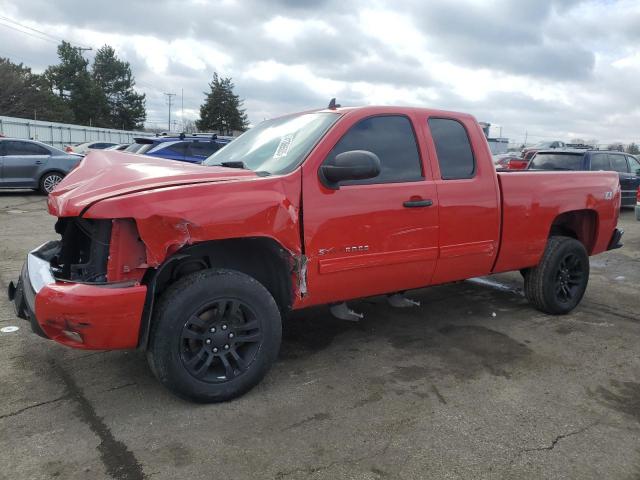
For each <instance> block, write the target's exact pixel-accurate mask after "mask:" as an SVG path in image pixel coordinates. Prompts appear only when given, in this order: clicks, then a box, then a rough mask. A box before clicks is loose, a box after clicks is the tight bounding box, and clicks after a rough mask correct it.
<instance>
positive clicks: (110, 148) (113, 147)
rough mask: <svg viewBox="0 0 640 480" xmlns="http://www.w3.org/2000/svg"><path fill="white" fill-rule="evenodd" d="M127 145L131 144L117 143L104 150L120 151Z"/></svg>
mask: <svg viewBox="0 0 640 480" xmlns="http://www.w3.org/2000/svg"><path fill="white" fill-rule="evenodd" d="M129 145H131V144H130V143H119V144H117V145H113V146H112V147H107V148H105V150H116V151H122V150H124V149H126V148H127V147H128V146H129Z"/></svg>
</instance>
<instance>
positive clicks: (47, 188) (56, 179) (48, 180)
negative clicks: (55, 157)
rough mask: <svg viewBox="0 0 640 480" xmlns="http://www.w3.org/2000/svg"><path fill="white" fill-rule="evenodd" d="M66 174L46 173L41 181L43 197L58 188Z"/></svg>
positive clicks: (40, 188)
mask: <svg viewBox="0 0 640 480" xmlns="http://www.w3.org/2000/svg"><path fill="white" fill-rule="evenodd" d="M63 178H64V174H62V173H60V172H49V173H45V174H44V175H43V176H42V178H41V179H40V184H39V185H40V187H39V190H40V193H42V194H43V195H49V194H50V193H51V192H52V191H53V190H54V189H55V188H56V186H57V185H58V184H59V183H60V182H61V181H62V179H63Z"/></svg>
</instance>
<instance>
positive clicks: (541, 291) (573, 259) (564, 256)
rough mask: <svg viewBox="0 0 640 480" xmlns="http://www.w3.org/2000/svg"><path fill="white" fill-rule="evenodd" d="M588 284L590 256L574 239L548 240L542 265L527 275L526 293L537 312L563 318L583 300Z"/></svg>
mask: <svg viewBox="0 0 640 480" xmlns="http://www.w3.org/2000/svg"><path fill="white" fill-rule="evenodd" d="M588 282H589V256H588V255H587V251H586V250H585V248H584V246H583V245H582V243H581V242H579V241H578V240H576V239H574V238H571V237H564V236H554V237H551V238H550V239H549V242H548V243H547V248H546V249H545V252H544V254H543V256H542V259H541V260H540V263H539V264H538V265H537V266H536V267H534V268H530V269H528V270H527V271H526V272H525V278H524V291H525V294H526V296H527V299H528V300H529V302H530V303H531V304H532V305H533V306H534V307H536V308H537V309H538V310H540V311H542V312H544V313H549V314H554V315H561V314H565V313H569V312H570V311H571V310H573V309H574V308H575V307H576V306H577V305H578V303H580V301H581V300H582V297H583V296H584V293H585V291H586V289H587V283H588Z"/></svg>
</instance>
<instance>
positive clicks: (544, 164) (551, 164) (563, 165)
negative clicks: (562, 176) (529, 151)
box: [529, 153, 584, 170]
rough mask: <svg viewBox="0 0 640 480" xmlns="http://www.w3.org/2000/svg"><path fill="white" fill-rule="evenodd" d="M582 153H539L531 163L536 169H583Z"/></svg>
mask: <svg viewBox="0 0 640 480" xmlns="http://www.w3.org/2000/svg"><path fill="white" fill-rule="evenodd" d="M583 156H584V154H582V153H538V154H537V155H536V156H535V157H533V160H531V164H530V165H529V168H530V169H534V170H583V166H582V157H583Z"/></svg>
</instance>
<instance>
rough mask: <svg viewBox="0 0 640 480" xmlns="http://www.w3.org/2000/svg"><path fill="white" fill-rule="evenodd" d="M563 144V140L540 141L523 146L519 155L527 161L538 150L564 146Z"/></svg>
mask: <svg viewBox="0 0 640 480" xmlns="http://www.w3.org/2000/svg"><path fill="white" fill-rule="evenodd" d="M565 146H566V144H565V143H564V142H561V141H560V140H553V141H551V142H540V143H537V144H535V145H534V146H533V147H528V148H523V149H522V152H521V155H522V158H523V159H524V160H526V161H527V162H529V161H530V160H531V159H532V158H533V156H534V155H535V154H536V153H537V152H538V151H539V150H549V149H554V148H565ZM524 168H526V167H524Z"/></svg>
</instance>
